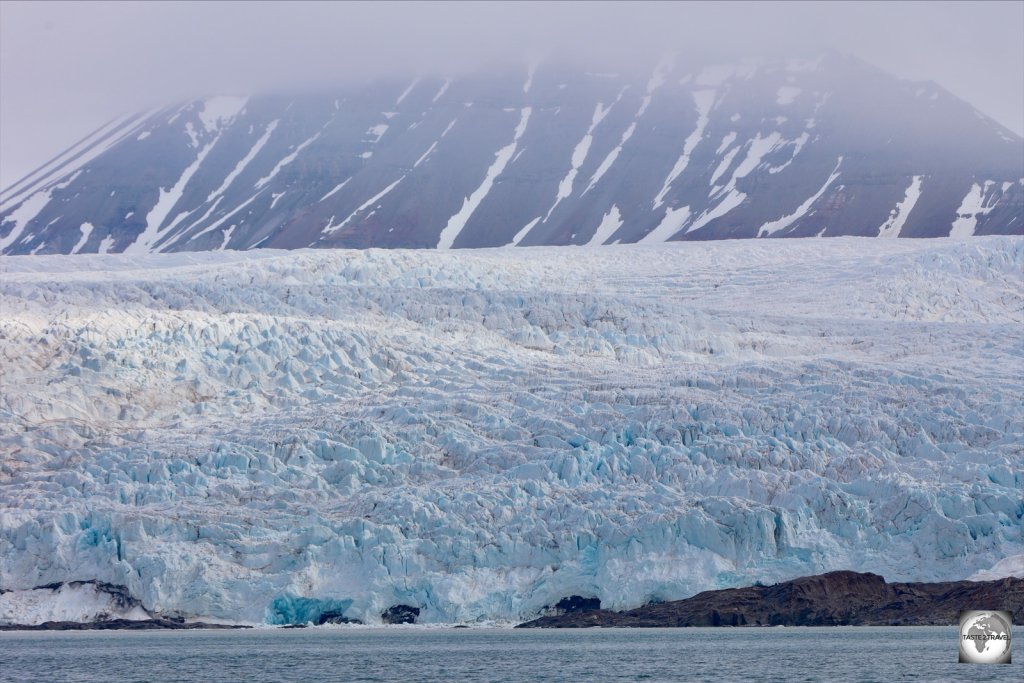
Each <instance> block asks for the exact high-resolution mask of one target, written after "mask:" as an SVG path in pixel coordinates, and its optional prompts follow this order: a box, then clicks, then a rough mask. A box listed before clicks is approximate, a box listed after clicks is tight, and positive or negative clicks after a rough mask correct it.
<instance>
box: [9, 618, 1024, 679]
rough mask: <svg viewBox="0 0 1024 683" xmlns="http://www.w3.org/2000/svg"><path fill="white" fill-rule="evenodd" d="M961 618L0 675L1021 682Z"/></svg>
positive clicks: (231, 639)
mask: <svg viewBox="0 0 1024 683" xmlns="http://www.w3.org/2000/svg"><path fill="white" fill-rule="evenodd" d="M1014 649H1015V651H1016V652H1015V653H1014V654H1015V655H1016V657H1015V659H1016V661H1015V662H1014V663H1013V664H1011V665H1009V666H1005V665H1003V666H999V665H987V666H986V665H977V664H974V665H971V664H958V663H957V630H956V628H955V627H898V628H893V627H839V628H722V629H710V628H708V629H586V630H576V629H572V630H546V629H545V630H512V629H505V628H470V629H450V628H424V627H408V628H405V627H391V628H362V627H334V628H316V629H302V630H282V629H254V630H245V631H73V632H67V631H65V632H45V633H40V632H7V633H0V681H4V682H6V681H18V682H21V681H49V682H53V683H57V682H61V681H64V682H67V683H72V682H74V683H91V682H93V681H104V682H106V681H118V682H119V683H156V682H169V681H207V682H210V683H220V682H222V681H223V682H226V681H252V682H257V681H274V682H280V683H298V682H300V681H301V682H303V683H307V682H312V681H367V682H369V681H445V682H448V681H488V682H493V683H504V682H508V683H512V682H518V681H714V682H715V683H718V682H720V681H780V680H785V681H885V683H895V682H898V681H955V680H972V681H988V680H992V681H1011V680H1015V681H1019V680H1024V676H1022V675H1021V674H1022V669H1024V666H1022V665H1024V657H1021V656H1020V655H1021V652H1020V649H1021V648H1020V647H1019V646H1015V647H1014Z"/></svg>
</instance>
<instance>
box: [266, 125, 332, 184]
mask: <svg viewBox="0 0 1024 683" xmlns="http://www.w3.org/2000/svg"><path fill="white" fill-rule="evenodd" d="M322 132H323V130H322V129H321V130H320V131H317V133H316V135H314V136H313V137H311V138H309V139H308V140H306V141H304V142H303V143H302V144H301V145H299V146H298V147H296V148H295V149H294V150H293V151H292V153H291V154H289V155H287V156H286V157H285V158H283V159H281V160H280V161H279V162H277V165H275V166H274V168H273V169H272V170H271V171H270V173H268V174H267V175H265V176H263V177H262V178H260V179H259V180H257V181H256V184H255V185H253V187H255V188H256V189H257V190H259V189H262V188H263V186H264V185H266V184H267V183H269V182H270V181H271V180H273V179H274V177H275V176H276V175H277V174H278V173H279V172H280V171H281V169H282V168H284V167H285V166H287V165H288V164H290V163H292V162H293V161H295V158H296V157H298V156H299V153H300V152H302V150H304V149H306V148H307V147H309V146H310V145H311V144H313V143H314V142H316V140H317V138H319V137H320V134H321V133H322Z"/></svg>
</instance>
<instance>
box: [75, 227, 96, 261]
mask: <svg viewBox="0 0 1024 683" xmlns="http://www.w3.org/2000/svg"><path fill="white" fill-rule="evenodd" d="M78 229H79V230H81V231H82V236H81V237H80V238H78V242H76V243H75V246H74V247H72V248H71V253H72V254H77V253H78V252H79V251H81V249H82V247H84V246H85V243H86V242H88V241H89V235H91V234H92V230H93V227H92V223H82V225H80V226H79V228H78Z"/></svg>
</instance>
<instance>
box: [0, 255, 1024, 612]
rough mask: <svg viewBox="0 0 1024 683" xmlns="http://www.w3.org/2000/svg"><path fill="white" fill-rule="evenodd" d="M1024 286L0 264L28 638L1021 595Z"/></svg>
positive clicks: (14, 586)
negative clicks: (49, 630)
mask: <svg viewBox="0 0 1024 683" xmlns="http://www.w3.org/2000/svg"><path fill="white" fill-rule="evenodd" d="M1022 272H1024V239H1022V238H1020V237H975V238H972V239H969V240H957V239H951V238H945V239H934V240H899V241H893V240H872V239H869V238H854V237H843V238H833V239H828V240H772V241H767V240H766V241H721V242H701V243H667V244H654V245H617V246H608V247H601V248H590V247H529V248H521V249H500V248H499V249H483V250H468V251H467V250H464V251H459V252H447V251H409V250H374V249H371V250H365V251H349V250H301V251H290V252H282V251H272V250H254V251H248V252H233V251H224V252H200V253H176V254H138V255H135V254H132V255H129V254H106V255H75V256H24V257H3V258H0V340H2V343H0V622H7V623H39V622H40V621H42V620H46V619H48V618H54V616H55V615H56V616H63V617H68V615H71V617H69V618H82V619H87V618H91V617H90V615H95V614H96V613H99V612H109V608H110V607H111V606H110V605H109V604H108V602H109V595H108V594H107V593H102V591H99V589H97V588H96V586H98V585H104V586H114V587H123V590H124V591H125V592H126V594H127V595H130V597H131V600H130V601H128V603H125V604H129V606H130V608H131V610H132V611H133V612H132V613H133V614H140V613H144V614H151V615H157V614H159V615H174V616H183V617H189V618H193V617H194V618H204V619H206V620H229V621H238V622H249V623H267V624H281V623H290V622H297V621H308V620H315V619H316V618H317V616H318V615H321V614H325V613H328V612H330V613H338V612H344V616H345V617H346V618H351V619H360V620H362V621H364V622H367V623H380V621H381V617H380V615H381V613H382V612H383V611H385V610H386V609H388V608H389V607H390V606H392V605H396V604H407V605H411V606H415V607H419V608H420V609H421V616H420V620H421V621H422V622H427V623H431V622H433V623H451V622H477V621H486V622H488V623H490V622H493V621H503V620H506V621H507V620H521V619H525V618H530V617H533V616H535V615H537V614H538V613H540V612H541V611H543V610H544V609H545V607H547V606H549V605H554V604H555V603H556V602H557V601H558V600H559V599H560V598H562V597H565V596H569V595H581V596H590V597H597V598H600V600H601V604H602V606H603V607H606V608H612V609H622V608H630V607H636V606H639V605H641V604H644V603H647V602H650V601H653V600H673V599H680V598H684V597H688V596H690V595H693V594H694V593H696V592H699V591H701V590H706V589H712V588H721V587H728V586H736V585H745V584H750V583H753V582H755V581H776V580H785V579H789V578H793V577H796V576H801V575H808V574H816V573H821V572H824V571H828V570H833V569H855V570H860V571H873V572H877V573H880V574H882V575H884V576H885V577H886V578H887V579H889V580H907V581H911V580H913V581H920V580H956V579H962V578H967V577H970V576H979V577H985V578H992V577H993V576H995V575H999V574H1000V573H1003V574H1005V573H1018V574H1019V573H1020V572H1021V571H1022V570H1024V569H1022V568H1024V564H1022V563H1021V562H1020V558H1021V557H1024V533H1022V528H1024V468H1022V463H1024V386H1022V383H1021V377H1022V376H1024V343H1022V342H1024V325H1022V323H1024V281H1022V280H1024V278H1022V275H1021V274H1022ZM57 584H61V587H60V588H56V587H55V586H56V585H57ZM105 601H107V602H105ZM140 610H141V612H140ZM75 615H77V616H75Z"/></svg>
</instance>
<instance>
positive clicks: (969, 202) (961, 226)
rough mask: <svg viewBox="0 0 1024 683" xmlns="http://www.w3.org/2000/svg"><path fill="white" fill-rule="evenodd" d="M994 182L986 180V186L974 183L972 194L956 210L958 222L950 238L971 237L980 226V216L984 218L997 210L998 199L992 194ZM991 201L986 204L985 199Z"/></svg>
mask: <svg viewBox="0 0 1024 683" xmlns="http://www.w3.org/2000/svg"><path fill="white" fill-rule="evenodd" d="M994 184H995V183H994V181H991V180H986V181H985V184H984V185H979V184H978V183H973V184H972V185H971V190H970V192H968V193H967V196H965V197H964V200H963V201H962V202H960V208H959V209H957V210H956V220H954V221H953V227H952V228H951V229H950V231H949V236H950V237H970V236H971V235H973V234H974V231H975V229H976V228H977V226H978V216H984V215H985V214H987V213H989V212H990V211H991V210H992V209H994V208H995V206H996V202H997V201H998V198H997V197H996V195H995V194H994V193H992V192H991V189H992V186H993V185H994ZM986 196H987V197H989V201H988V202H987V203H986V202H985V197H986Z"/></svg>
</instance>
